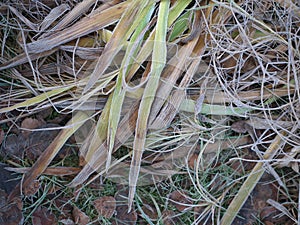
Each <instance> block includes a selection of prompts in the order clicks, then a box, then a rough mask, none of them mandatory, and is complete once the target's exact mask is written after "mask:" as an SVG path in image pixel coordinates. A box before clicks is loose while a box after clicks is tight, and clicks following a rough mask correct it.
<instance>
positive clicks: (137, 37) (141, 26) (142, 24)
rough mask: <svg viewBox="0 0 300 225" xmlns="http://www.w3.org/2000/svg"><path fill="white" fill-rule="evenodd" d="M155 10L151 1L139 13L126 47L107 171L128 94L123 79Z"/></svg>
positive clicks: (112, 118)
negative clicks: (134, 28)
mask: <svg viewBox="0 0 300 225" xmlns="http://www.w3.org/2000/svg"><path fill="white" fill-rule="evenodd" d="M153 10H154V3H151V4H149V5H148V6H147V7H145V8H144V9H143V10H142V12H141V13H140V14H139V15H137V17H136V20H135V22H136V21H138V22H139V23H138V24H137V28H136V30H135V32H134V33H133V35H132V38H131V39H130V42H129V45H128V47H127V49H126V54H125V56H124V58H123V61H122V64H121V69H120V74H119V75H118V78H117V83H116V87H115V90H114V92H113V97H112V102H113V104H112V105H111V108H110V113H109V120H108V134H107V143H108V157H107V161H106V171H108V168H109V166H110V164H111V155H112V152H113V149H114V143H115V136H116V132H117V128H118V124H119V120H120V117H121V110H122V106H123V102H124V98H125V94H126V90H125V89H124V88H123V80H125V77H126V75H127V71H128V70H129V69H130V67H131V65H132V63H133V59H134V58H135V57H136V54H137V52H138V49H139V47H140V45H141V42H142V40H143V37H144V35H145V33H146V31H147V28H148V26H147V24H148V23H149V20H150V18H151V15H152V13H153ZM133 27H135V26H133Z"/></svg>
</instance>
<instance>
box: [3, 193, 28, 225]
mask: <svg viewBox="0 0 300 225" xmlns="http://www.w3.org/2000/svg"><path fill="white" fill-rule="evenodd" d="M7 197H8V195H7V193H6V192H5V191H4V190H2V189H0V225H19V224H23V220H24V218H23V214H22V200H21V198H20V197H17V198H14V199H13V201H11V202H8V200H7Z"/></svg>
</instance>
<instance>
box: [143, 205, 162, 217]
mask: <svg viewBox="0 0 300 225" xmlns="http://www.w3.org/2000/svg"><path fill="white" fill-rule="evenodd" d="M142 210H143V212H144V213H145V214H146V215H147V216H148V217H149V218H150V219H151V220H157V218H158V213H157V211H156V209H155V206H154V205H149V204H144V205H143V207H142Z"/></svg>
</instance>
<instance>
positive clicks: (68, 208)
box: [47, 194, 73, 220]
mask: <svg viewBox="0 0 300 225" xmlns="http://www.w3.org/2000/svg"><path fill="white" fill-rule="evenodd" d="M47 197H48V199H49V200H52V204H53V205H54V207H55V208H57V209H59V210H60V214H59V216H58V220H68V219H70V218H72V217H73V215H72V213H73V206H72V205H71V202H70V198H69V197H67V196H59V197H57V194H50V195H48V196H47ZM70 220H71V219H70Z"/></svg>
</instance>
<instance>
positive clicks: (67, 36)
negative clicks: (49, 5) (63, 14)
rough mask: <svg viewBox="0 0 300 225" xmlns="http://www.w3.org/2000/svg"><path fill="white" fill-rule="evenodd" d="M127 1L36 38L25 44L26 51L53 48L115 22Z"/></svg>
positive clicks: (33, 51) (32, 51)
mask: <svg viewBox="0 0 300 225" xmlns="http://www.w3.org/2000/svg"><path fill="white" fill-rule="evenodd" d="M127 5H128V2H123V3H120V4H118V5H115V6H112V7H110V8H108V9H106V10H104V11H102V12H100V13H98V14H93V15H92V16H90V17H85V18H83V19H82V20H80V21H79V22H77V23H75V24H74V25H73V26H71V27H69V28H66V29H64V30H62V31H58V32H56V33H54V34H52V35H50V36H48V37H46V38H43V39H40V40H37V41H35V42H32V43H30V44H28V45H27V50H28V53H40V52H44V51H48V50H50V49H52V48H55V47H57V46H59V45H61V44H64V43H67V42H68V41H71V40H74V39H76V38H79V37H82V36H84V35H87V34H89V33H91V32H94V31H97V30H100V29H101V28H103V27H105V26H108V25H110V24H112V23H114V22H116V21H117V20H118V19H119V18H120V16H121V15H122V13H123V11H124V10H125V9H126V7H127Z"/></svg>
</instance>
